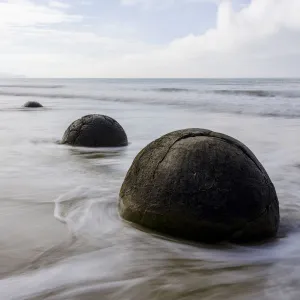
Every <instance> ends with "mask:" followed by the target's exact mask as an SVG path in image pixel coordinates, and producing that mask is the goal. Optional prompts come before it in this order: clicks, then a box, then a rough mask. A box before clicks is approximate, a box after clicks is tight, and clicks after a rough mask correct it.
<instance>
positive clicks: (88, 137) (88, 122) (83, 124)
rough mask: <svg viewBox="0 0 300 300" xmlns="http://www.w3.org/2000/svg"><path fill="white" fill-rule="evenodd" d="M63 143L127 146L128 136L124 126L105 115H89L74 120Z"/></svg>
mask: <svg viewBox="0 0 300 300" xmlns="http://www.w3.org/2000/svg"><path fill="white" fill-rule="evenodd" d="M62 143H63V144H69V145H72V146H82V147H122V146H127V145H128V141H127V136H126V133H125V131H124V129H123V128H122V126H121V125H120V124H119V123H118V122H117V121H116V120H114V119H112V118H110V117H108V116H104V115H96V114H95V115H87V116H84V117H82V118H81V119H78V120H76V121H74V122H73V123H72V124H71V125H70V126H69V127H68V129H67V130H66V132H65V134H64V136H63V138H62Z"/></svg>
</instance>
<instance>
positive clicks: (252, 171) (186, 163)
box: [119, 129, 280, 242]
mask: <svg viewBox="0 0 300 300" xmlns="http://www.w3.org/2000/svg"><path fill="white" fill-rule="evenodd" d="M119 212H120V215H121V216H122V217H123V218H124V219H125V220H128V221H130V222H133V223H136V224H138V225H141V226H144V227H145V228H149V229H151V230H154V231H156V232H160V233H164V234H168V235H170V236H174V237H178V238H183V239H190V240H195V241H201V242H221V241H232V242H252V241H261V240H264V239H267V238H271V237H274V236H275V235H276V233H277V230H278V225H279V219H280V216H279V204H278V199H277V195H276V191H275V188H274V186H273V183H272V182H271V180H270V178H269V176H268V174H267V172H266V171H265V169H264V168H263V166H262V165H261V163H260V162H259V161H258V160H257V158H256V157H255V156H254V154H253V153H252V152H251V151H250V150H249V149H248V148H247V147H246V146H245V145H244V144H242V143H241V142H239V141H237V140H235V139H233V138H232V137H229V136H227V135H224V134H221V133H216V132H212V131H210V130H205V129H185V130H179V131H175V132H171V133H169V134H166V135H164V136H162V137H161V138H159V139H157V140H155V141H153V142H152V143H150V144H149V145H148V146H146V147H145V148H144V149H143V150H142V151H141V152H140V153H139V154H138V155H137V157H136V158H135V159H134V161H133V164H132V166H131V167H130V169H129V171H128V173H127V175H126V178H125V180H124V183H123V185H122V188H121V191H120V202H119Z"/></svg>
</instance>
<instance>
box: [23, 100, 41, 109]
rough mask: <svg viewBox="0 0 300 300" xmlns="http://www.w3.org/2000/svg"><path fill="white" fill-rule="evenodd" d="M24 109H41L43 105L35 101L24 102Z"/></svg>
mask: <svg viewBox="0 0 300 300" xmlns="http://www.w3.org/2000/svg"><path fill="white" fill-rule="evenodd" d="M23 106H24V107H28V108H39V107H43V105H42V104H41V103H39V102H36V101H28V102H26V103H25V104H24V105H23Z"/></svg>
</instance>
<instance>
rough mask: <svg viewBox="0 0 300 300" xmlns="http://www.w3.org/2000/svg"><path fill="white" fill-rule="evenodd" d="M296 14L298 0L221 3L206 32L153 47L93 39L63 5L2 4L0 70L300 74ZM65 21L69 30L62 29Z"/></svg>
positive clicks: (31, 73)
mask: <svg viewBox="0 0 300 300" xmlns="http://www.w3.org/2000/svg"><path fill="white" fill-rule="evenodd" d="M21 11H22V14H21V13H20V12H21ZM299 11H300V1H299V0H288V1H287V0H252V1H251V2H250V3H248V4H247V5H245V6H244V7H243V8H242V9H239V10H235V9H234V8H233V5H232V2H231V1H229V0H224V1H222V2H221V3H219V5H218V12H217V19H216V24H215V26H214V27H213V28H210V29H209V30H207V31H206V32H205V33H203V34H200V35H194V34H189V35H187V36H185V37H183V38H177V39H175V40H173V41H172V42H170V43H169V44H167V45H151V44H147V43H146V42H145V41H141V40H135V39H132V38H131V39H129V38H126V39H125V38H112V37H110V36H102V35H99V33H97V32H96V31H95V30H94V29H93V27H87V28H86V27H84V26H81V25H82V24H81V23H80V22H83V19H84V18H83V17H82V16H79V15H73V14H69V13H67V11H66V10H65V9H64V8H62V7H61V8H58V7H50V6H49V5H44V6H43V5H41V4H37V2H33V1H20V0H19V1H13V0H11V1H7V2H5V3H3V2H0V66H1V67H0V72H3V73H16V74H25V75H28V76H32V77H160V78H161V77H273V76H275V77H276V76H277V77H285V76H300V53H299V49H300V18H299ZM19 14H20V18H16V17H15V16H16V15H19ZM66 24H72V25H73V27H68V29H66V28H65V25H66ZM76 24H78V25H80V26H77V25H76ZM41 25H42V26H41Z"/></svg>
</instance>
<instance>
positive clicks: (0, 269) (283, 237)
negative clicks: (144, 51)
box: [0, 79, 300, 300]
mask: <svg viewBox="0 0 300 300" xmlns="http://www.w3.org/2000/svg"><path fill="white" fill-rule="evenodd" d="M29 100H34V101H39V102H41V103H42V104H43V105H44V106H45V108H42V109H37V110H30V109H23V108H21V106H22V105H23V104H24V103H25V102H26V101H29ZM299 100H300V80H295V79H293V80H279V79H278V80H267V79H265V80H258V79H256V80H254V79H253V80H1V81H0V118H1V119H0V140H1V143H0V166H1V168H0V191H1V194H0V201H1V210H0V299H16V300H19V299H80V300H81V299H126V300H127V299H139V300H143V299H146V300H148V299H170V300H171V299H172V300H173V299H184V300H190V299H191V300H192V299H222V300H223V299H295V300H296V299H299V298H300V292H299V289H298V283H299V281H300V271H299V270H300V268H299V267H300V254H299V250H298V249H299V247H300V242H299V241H298V238H299V236H300V228H299V225H300V223H299V220H300V216H299V213H300V204H299V203H300V201H299V200H300V195H299V182H300V156H299V153H300V140H299V138H298V133H299V131H300V119H299V117H300V101H299ZM90 113H100V114H106V115H109V116H111V117H113V118H115V119H116V120H118V122H119V123H120V124H121V125H122V126H123V128H124V129H125V131H126V132H127V135H128V139H129V142H130V144H129V146H128V147H126V148H122V149H101V150H99V149H78V148H77V149H76V148H71V147H68V146H62V145H59V144H58V143H57V141H58V140H59V139H60V138H61V137H62V135H63V133H64V131H65V129H66V128H67V127H68V125H69V124H70V123H71V122H72V121H74V120H75V119H77V118H79V117H82V116H84V115H86V114H90ZM188 127H199V128H207V129H211V130H215V131H219V132H223V133H225V134H228V135H231V136H233V137H235V138H237V139H239V140H241V141H242V142H243V143H245V144H246V145H247V146H248V147H249V148H250V149H251V150H252V151H253V152H254V153H255V155H256V156H257V157H258V159H259V160H260V161H261V162H262V164H263V165H264V167H265V168H266V170H267V171H268V173H269V175H270V177H271V178H272V180H273V182H274V184H275V187H276V190H277V194H278V197H279V201H280V207H281V217H282V225H281V228H280V232H279V235H278V238H277V239H276V240H274V241H270V242H269V243H267V244H265V245H252V246H236V245H222V246H218V247H217V246H207V245H193V244H189V243H183V242H181V241H171V240H167V239H165V238H162V237H159V236H153V235H151V234H149V233H146V232H142V231H139V230H137V229H135V228H132V227H131V226H130V225H129V224H126V223H125V222H123V221H122V220H120V218H119V216H118V214H117V210H116V208H117V201H118V193H119V189H120V186H121V184H122V181H123V179H124V176H125V174H126V171H127V170H128V168H129V166H130V165H131V163H132V160H133V159H134V157H135V155H136V154H137V153H138V152H139V151H140V150H141V149H142V148H143V147H144V146H145V145H147V144H148V143H149V142H150V141H152V140H153V139H155V138H158V137H159V136H161V135H162V134H165V133H168V132H170V131H173V130H177V129H182V128H188Z"/></svg>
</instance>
